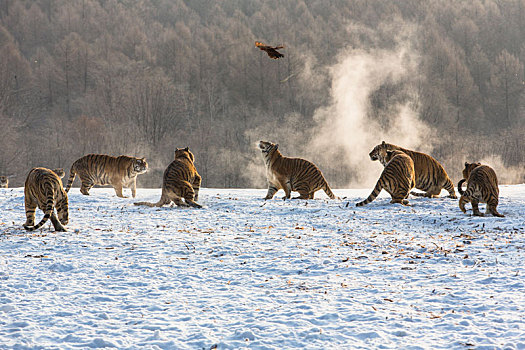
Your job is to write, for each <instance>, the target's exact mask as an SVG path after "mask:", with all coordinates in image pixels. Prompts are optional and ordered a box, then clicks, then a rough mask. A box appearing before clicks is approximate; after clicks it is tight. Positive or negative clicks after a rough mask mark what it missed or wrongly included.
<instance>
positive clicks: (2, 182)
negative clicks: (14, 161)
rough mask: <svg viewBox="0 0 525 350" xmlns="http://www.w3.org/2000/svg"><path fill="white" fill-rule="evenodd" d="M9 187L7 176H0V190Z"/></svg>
mask: <svg viewBox="0 0 525 350" xmlns="http://www.w3.org/2000/svg"><path fill="white" fill-rule="evenodd" d="M7 187H9V178H8V177H7V176H0V188H7Z"/></svg>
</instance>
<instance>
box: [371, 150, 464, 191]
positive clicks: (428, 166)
mask: <svg viewBox="0 0 525 350" xmlns="http://www.w3.org/2000/svg"><path fill="white" fill-rule="evenodd" d="M387 150H400V151H403V152H405V153H406V154H408V155H409V156H410V158H412V160H413V161H414V170H415V172H416V185H415V187H416V188H417V189H419V190H421V191H425V193H424V194H422V193H419V192H411V194H412V195H414V196H425V197H429V198H432V197H437V196H438V195H439V194H440V193H441V189H442V188H444V189H445V190H447V191H448V193H450V196H449V197H450V198H454V199H455V198H458V197H457V196H456V192H455V191H454V184H453V183H452V180H450V178H449V177H448V175H447V172H446V171H445V169H444V168H443V166H442V165H441V164H439V162H438V161H437V160H435V159H434V158H433V157H431V156H429V155H428V154H425V153H421V152H416V151H411V150H408V149H406V148H401V147H399V146H396V145H392V144H389V143H385V141H383V142H382V143H381V144H380V145H377V146H375V147H374V149H373V150H372V151H371V152H370V154H369V156H370V159H371V160H373V161H374V160H379V161H380V162H381V164H383V165H384V166H385V165H386V163H387V161H386V160H385V156H386V151H387Z"/></svg>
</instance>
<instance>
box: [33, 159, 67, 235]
mask: <svg viewBox="0 0 525 350" xmlns="http://www.w3.org/2000/svg"><path fill="white" fill-rule="evenodd" d="M24 196H25V208H26V218H27V220H26V223H25V224H24V228H25V229H26V230H28V231H33V230H37V229H39V228H40V227H42V226H43V225H44V224H45V223H46V222H47V220H48V219H51V223H52V224H53V226H54V227H55V230H56V231H66V229H65V227H64V226H63V225H67V223H68V221H69V206H68V200H67V193H66V192H65V191H64V188H63V187H62V181H61V180H60V178H59V177H58V175H57V174H56V173H55V172H54V171H53V170H49V169H46V168H33V169H32V170H31V171H30V172H29V174H28V175H27V179H26V182H25V188H24ZM37 207H38V208H40V209H41V210H42V211H43V212H44V218H43V219H42V220H41V221H40V222H39V223H38V224H36V225H35V211H36V208H37ZM54 208H56V211H57V214H58V218H57V215H56V214H55V212H54V210H53V209H54Z"/></svg>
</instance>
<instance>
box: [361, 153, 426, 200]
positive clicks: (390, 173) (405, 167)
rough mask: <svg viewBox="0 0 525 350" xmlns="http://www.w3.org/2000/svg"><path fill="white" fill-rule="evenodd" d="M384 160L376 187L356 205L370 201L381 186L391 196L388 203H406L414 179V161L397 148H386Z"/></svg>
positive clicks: (374, 197)
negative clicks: (384, 163)
mask: <svg viewBox="0 0 525 350" xmlns="http://www.w3.org/2000/svg"><path fill="white" fill-rule="evenodd" d="M385 161H386V165H385V168H384V169H383V172H382V173H381V176H380V177H379V180H377V184H376V187H374V190H373V191H372V193H370V195H369V196H368V198H367V199H365V200H364V201H362V202H359V203H356V207H361V206H363V205H366V204H368V203H370V202H372V201H373V200H374V199H376V197H377V196H378V195H379V192H381V190H382V189H383V188H384V189H385V190H386V191H387V192H388V193H389V194H390V196H392V200H391V201H390V203H400V204H403V205H408V200H407V198H408V195H409V194H410V190H411V189H412V188H414V184H415V181H416V179H415V171H414V161H413V160H412V158H410V157H409V156H408V155H407V154H406V153H404V152H402V151H399V150H387V151H386V152H385Z"/></svg>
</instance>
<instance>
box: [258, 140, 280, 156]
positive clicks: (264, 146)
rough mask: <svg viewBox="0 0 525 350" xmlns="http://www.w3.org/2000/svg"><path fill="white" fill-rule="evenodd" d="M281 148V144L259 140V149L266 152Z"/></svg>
mask: <svg viewBox="0 0 525 350" xmlns="http://www.w3.org/2000/svg"><path fill="white" fill-rule="evenodd" d="M278 148H279V144H277V143H271V142H267V141H259V149H260V150H261V152H262V153H264V154H269V153H271V152H272V151H276V150H277V149H278Z"/></svg>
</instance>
